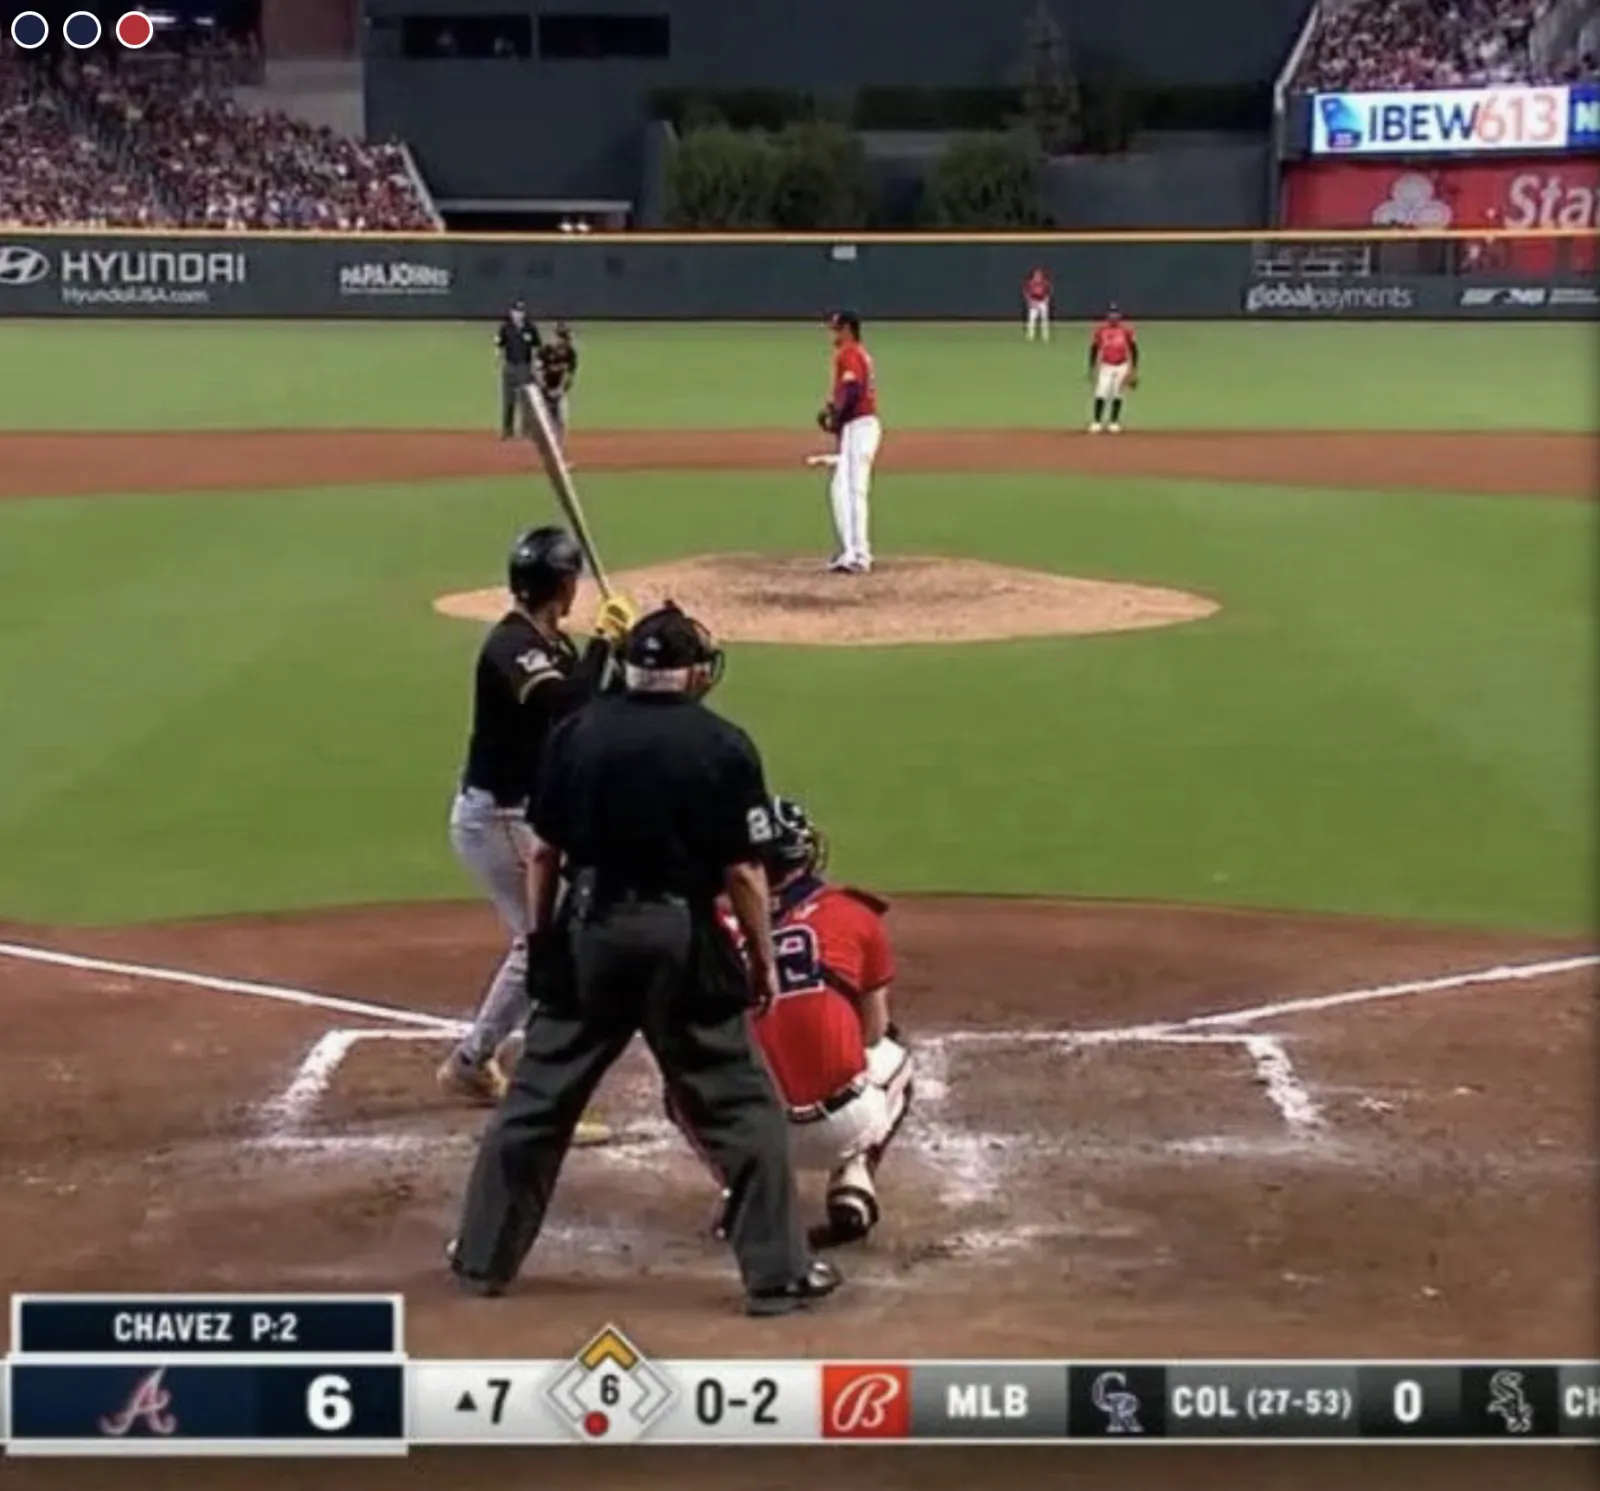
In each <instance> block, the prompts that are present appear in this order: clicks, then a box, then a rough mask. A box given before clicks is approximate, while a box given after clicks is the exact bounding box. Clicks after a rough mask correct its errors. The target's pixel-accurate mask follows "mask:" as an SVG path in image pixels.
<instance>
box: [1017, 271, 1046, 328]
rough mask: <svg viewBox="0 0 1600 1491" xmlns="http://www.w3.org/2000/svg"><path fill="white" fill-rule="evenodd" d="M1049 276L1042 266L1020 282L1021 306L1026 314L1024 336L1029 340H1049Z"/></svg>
mask: <svg viewBox="0 0 1600 1491" xmlns="http://www.w3.org/2000/svg"><path fill="white" fill-rule="evenodd" d="M1051 294H1052V289H1051V285H1050V276H1049V275H1048V274H1046V273H1045V271H1044V269H1043V268H1039V269H1035V270H1034V271H1033V273H1032V274H1030V275H1029V276H1028V277H1027V279H1025V280H1024V281H1023V282H1022V308H1023V310H1024V312H1025V313H1026V316H1027V321H1026V326H1027V330H1026V333H1025V335H1026V337H1027V339H1028V340H1029V341H1030V342H1031V341H1035V340H1038V341H1041V342H1048V341H1049V340H1050V297H1051Z"/></svg>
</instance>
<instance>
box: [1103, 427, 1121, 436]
mask: <svg viewBox="0 0 1600 1491" xmlns="http://www.w3.org/2000/svg"><path fill="white" fill-rule="evenodd" d="M1106 428H1107V429H1108V430H1110V431H1111V433H1112V434H1113V435H1120V434H1121V433H1122V426H1121V425H1107V426H1106Z"/></svg>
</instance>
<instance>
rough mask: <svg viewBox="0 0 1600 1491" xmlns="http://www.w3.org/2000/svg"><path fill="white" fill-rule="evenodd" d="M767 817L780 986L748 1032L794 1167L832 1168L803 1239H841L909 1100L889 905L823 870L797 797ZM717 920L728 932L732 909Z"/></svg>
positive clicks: (823, 846)
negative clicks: (776, 1102) (816, 1218)
mask: <svg viewBox="0 0 1600 1491" xmlns="http://www.w3.org/2000/svg"><path fill="white" fill-rule="evenodd" d="M771 817H772V823H773V828H774V833H773V838H772V840H771V842H770V844H769V846H768V849H767V850H766V852H765V853H764V855H763V860H764V862H765V864H766V867H767V876H768V879H769V881H770V882H771V886H772V945H773V956H774V961H775V964H776V968H777V985H778V988H777V994H776V997H775V998H774V999H773V1001H772V1003H771V1005H770V1006H769V1007H768V1008H767V1009H766V1010H765V1011H764V1012H763V1013H762V1014H760V1015H759V1016H758V1017H757V1019H756V1023H755V1031H756V1039H757V1040H758V1042H759V1043H760V1046H761V1050H762V1054H763V1055H764V1056H765V1057H766V1061H767V1067H768V1069H769V1070H770V1071H771V1073H772V1077H773V1080H774V1081H775V1082H776V1083H777V1086H778V1091H779V1095H780V1096H781V1097H782V1099H783V1102H784V1106H785V1107H786V1109H787V1110H788V1115H789V1146H790V1153H791V1155H792V1156H793V1159H794V1164H795V1168H796V1169H798V1170H821V1171H824V1172H825V1173H826V1174H827V1177H828V1179H827V1189H826V1193H825V1194H826V1206H827V1220H826V1222H824V1223H822V1224H821V1225H820V1226H817V1227H813V1228H812V1229H811V1231H810V1242H811V1245H812V1247H814V1248H826V1247H837V1246H839V1245H840V1244H843V1243H850V1242H858V1241H860V1240H861V1239H863V1238H865V1237H867V1236H868V1235H869V1234H870V1233H871V1231H872V1229H873V1228H874V1227H875V1226H877V1223H878V1217H879V1205H878V1190H877V1182H876V1176H877V1171H878V1166H879V1164H880V1162H881V1161H882V1159H883V1155H884V1151H885V1150H886V1149H887V1148H888V1146H889V1142H890V1141H891V1140H892V1139H893V1138H894V1136H895V1134H896V1133H897V1132H898V1130H899V1128H900V1125H901V1124H902V1123H903V1122H904V1120H905V1116H906V1112H907V1110H908V1108H909V1107H910V1103H911V1078H912V1062H911V1055H910V1053H909V1052H908V1051H907V1049H906V1047H905V1046H904V1045H903V1044H902V1043H901V1041H900V1039H899V1035H898V1032H897V1031H896V1030H895V1027H894V1026H893V1024H892V1023H891V1022H890V1019H889V985H890V984H891V983H892V982H893V979H894V972H895V968H894V952H893V949H892V948H891V947H890V944H889V937H888V933H887V931H886V930H885V927H884V920H883V919H884V913H885V912H886V911H887V910H888V905H887V903H886V902H884V901H881V900H879V899H878V898H877V897H876V896H873V895H870V894H868V893H867V892H866V891H862V890H856V889H854V888H852V887H848V886H840V885H834V884H831V883H830V882H829V881H827V880H825V879H824V878H823V871H824V870H825V869H826V867H827V859H828V849H827V840H826V839H825V838H824V836H823V835H822V833H821V831H820V830H818V829H817V828H816V827H815V826H814V825H813V824H812V822H811V820H810V818H809V817H808V816H807V814H806V811H805V809H804V808H803V807H801V805H800V804H799V803H797V802H794V801H791V800H789V799H786V798H781V797H780V798H775V799H774V800H773V803H772V814H771ZM724 925H726V926H728V928H729V931H730V934H735V935H736V933H735V928H734V926H733V924H732V922H731V918H727V917H725V918H724Z"/></svg>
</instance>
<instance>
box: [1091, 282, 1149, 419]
mask: <svg viewBox="0 0 1600 1491" xmlns="http://www.w3.org/2000/svg"><path fill="white" fill-rule="evenodd" d="M1089 378H1090V381H1091V382H1092V383H1093V384H1094V413H1093V414H1092V415H1091V416H1090V419H1089V433H1090V434H1091V435H1098V434H1099V433H1100V431H1101V430H1110V431H1111V433H1112V434H1113V435H1116V434H1119V433H1121V430H1122V395H1123V390H1124V389H1129V388H1137V387H1138V385H1139V340H1138V338H1137V337H1135V336H1134V334H1133V327H1132V326H1131V325H1130V324H1129V323H1128V322H1127V321H1124V320H1123V319H1122V312H1121V311H1119V310H1118V309H1117V308H1116V306H1112V307H1111V308H1110V309H1109V310H1107V311H1106V318H1105V320H1104V321H1102V322H1101V323H1100V324H1099V325H1098V326H1097V327H1095V329H1094V335H1093V336H1092V337H1091V338H1090V339H1089Z"/></svg>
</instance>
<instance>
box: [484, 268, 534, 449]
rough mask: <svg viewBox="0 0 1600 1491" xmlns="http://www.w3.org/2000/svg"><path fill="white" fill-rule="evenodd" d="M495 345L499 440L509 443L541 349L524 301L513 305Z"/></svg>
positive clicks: (517, 422) (514, 431)
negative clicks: (497, 357)
mask: <svg viewBox="0 0 1600 1491" xmlns="http://www.w3.org/2000/svg"><path fill="white" fill-rule="evenodd" d="M494 345H495V350H496V352H498V353H499V356H500V438H501V439H502V440H509V439H510V438H511V437H512V436H513V435H515V434H516V433H517V427H518V426H519V425H520V424H521V423H522V419H523V416H522V410H521V400H522V390H523V389H524V388H526V387H527V386H528V385H529V384H530V383H532V382H533V366H534V361H535V359H537V357H538V356H539V346H540V343H539V328H538V327H537V326H535V325H534V324H533V322H532V321H530V320H529V319H528V308H527V306H526V305H524V304H523V303H522V301H520V300H513V301H512V302H511V305H510V307H509V308H508V309H507V311H506V315H505V320H503V321H502V322H501V323H500V325H499V328H498V329H497V330H496V331H495V334H494ZM523 433H524V434H526V433H527V432H526V431H524V432H523Z"/></svg>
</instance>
